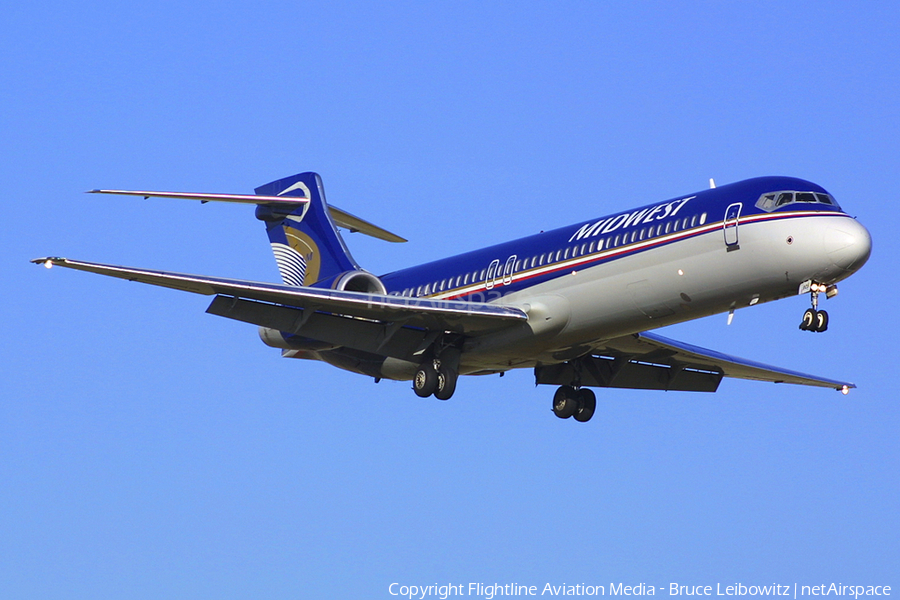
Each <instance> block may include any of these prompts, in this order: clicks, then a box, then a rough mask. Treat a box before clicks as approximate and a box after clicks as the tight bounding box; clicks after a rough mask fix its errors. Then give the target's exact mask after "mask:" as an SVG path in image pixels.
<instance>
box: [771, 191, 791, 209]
mask: <svg viewBox="0 0 900 600" xmlns="http://www.w3.org/2000/svg"><path fill="white" fill-rule="evenodd" d="M793 201H794V192H781V193H780V194H778V200H776V201H775V206H784V205H785V204H790V203H791V202H793Z"/></svg>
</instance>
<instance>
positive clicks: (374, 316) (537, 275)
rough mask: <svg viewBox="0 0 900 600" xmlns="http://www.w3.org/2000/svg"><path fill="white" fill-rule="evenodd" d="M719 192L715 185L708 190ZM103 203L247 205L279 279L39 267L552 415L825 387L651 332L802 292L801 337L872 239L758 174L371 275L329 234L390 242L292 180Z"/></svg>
mask: <svg viewBox="0 0 900 600" xmlns="http://www.w3.org/2000/svg"><path fill="white" fill-rule="evenodd" d="M711 184H712V182H711ZM93 193H98V194H120V195H130V196H143V197H148V198H149V197H160V198H181V199H189V200H199V201H201V202H209V201H221V202H238V203H247V204H254V205H256V218H257V219H259V220H260V221H261V222H262V223H263V224H264V225H265V227H266V231H267V233H268V237H269V242H270V243H271V245H272V250H273V252H274V254H275V260H276V262H277V264H278V269H279V272H280V274H281V279H282V282H281V283H280V284H275V283H259V282H253V281H243V280H237V279H227V278H221V277H206V276H199V275H186V274H180V273H171V272H166V271H157V270H150V269H137V268H131V267H121V266H113V265H106V264H99V263H90V262H82V261H78V260H69V259H66V258H58V257H47V258H39V259H35V260H34V261H33V262H35V263H40V264H43V265H45V266H46V267H48V268H49V267H51V266H53V265H58V266H61V267H67V268H71V269H79V270H82V271H90V272H92V273H99V274H101V275H109V276H112V277H119V278H121V279H128V280H131V281H139V282H142V283H149V284H153V285H159V286H163V287H169V288H175V289H178V290H184V291H188V292H193V293H196V294H205V295H209V296H215V297H214V298H213V300H212V303H211V304H210V305H209V308H208V309H207V312H208V313H211V314H214V315H219V316H223V317H227V318H230V319H236V320H238V321H244V322H246V323H251V324H253V325H257V326H258V327H259V335H260V337H261V338H262V341H263V342H265V343H266V344H268V345H269V346H273V347H275V348H279V349H281V353H282V356H284V357H289V358H302V359H308V360H321V361H325V362H327V363H329V364H331V365H334V366H336V367H338V368H341V369H346V370H348V371H353V372H355V373H361V374H363V375H367V376H369V377H373V378H375V380H376V381H379V380H380V379H382V378H387V379H394V380H406V381H412V388H413V390H414V391H415V393H416V394H418V395H419V396H421V397H428V396H431V395H434V396H435V397H436V398H438V399H440V400H447V399H449V398H450V397H451V396H452V395H453V392H454V390H455V389H456V384H457V379H458V376H459V375H486V374H494V373H501V374H502V373H504V372H505V371H508V370H510V369H520V368H528V369H533V370H534V377H535V382H536V383H537V384H550V385H555V386H559V387H558V388H557V390H556V392H555V394H554V396H553V402H552V408H553V412H554V413H555V414H556V416H557V417H560V418H563V419H565V418H569V417H574V419H575V420H577V421H581V422H585V421H588V420H589V419H590V418H591V417H592V416H593V414H594V411H595V408H596V397H595V395H594V393H593V392H592V391H591V390H590V388H592V387H601V388H636V389H654V390H682V391H698V392H714V391H716V389H717V388H718V387H719V384H720V382H721V381H722V378H723V377H737V378H741V379H755V380H760V381H770V382H775V383H793V384H800V385H810V386H820V387H826V388H834V389H837V390H841V391H842V392H844V393H847V391H848V390H849V389H850V388H852V387H855V386H854V385H853V384H852V383H849V382H845V381H840V380H835V379H829V378H824V377H817V376H814V375H805V374H803V373H798V372H794V371H790V370H787V369H784V368H780V367H774V366H768V365H763V364H760V363H756V362H753V361H749V360H745V359H741V358H736V357H733V356H727V355H725V354H722V353H719V352H715V351H712V350H706V349H704V348H699V347H696V346H692V345H689V344H684V343H681V342H677V341H674V340H671V339H667V338H664V337H662V336H660V335H658V334H655V333H651V332H650V330H653V329H656V328H659V327H663V326H666V325H671V324H673V323H680V322H683V321H688V320H691V319H697V318H700V317H705V316H708V315H713V314H717V313H726V312H727V313H729V319H730V318H731V316H732V315H733V312H734V310H735V309H737V308H741V307H747V306H754V305H756V304H760V303H763V302H770V301H772V300H777V299H779V298H785V297H788V296H794V295H797V294H809V296H810V308H809V309H808V310H806V312H805V313H804V314H803V317H802V321H801V324H800V329H802V330H805V331H809V332H823V331H825V330H826V329H827V327H828V314H827V313H826V312H825V311H824V310H820V309H819V306H818V303H819V298H820V296H821V295H824V296H825V297H826V298H832V297H833V296H834V295H835V294H837V286H836V284H837V283H838V282H839V281H841V280H843V279H845V278H847V277H849V276H850V275H851V274H853V273H854V272H856V271H857V270H858V269H859V268H860V267H861V266H862V265H863V264H864V263H865V262H866V260H867V259H868V257H869V253H870V251H871V244H872V240H871V237H870V236H869V232H868V231H867V230H866V228H865V227H863V226H862V225H861V224H860V223H859V222H857V220H856V219H854V218H853V217H851V216H849V215H848V214H847V213H846V212H844V211H843V210H842V209H841V207H840V206H839V205H838V203H837V201H836V200H835V199H834V197H832V196H831V195H830V194H829V193H828V192H827V191H825V190H824V189H823V188H821V187H820V186H818V185H816V184H814V183H810V182H808V181H804V180H802V179H795V178H790V177H760V178H756V179H749V180H746V181H741V182H738V183H733V184H730V185H724V186H720V187H715V185H714V184H712V185H711V187H710V189H707V190H703V191H699V192H697V193H694V194H689V195H686V196H679V197H677V198H674V199H671V200H666V201H663V202H656V203H653V204H648V205H646V206H642V207H640V208H635V209H631V210H627V211H623V212H619V213H615V214H612V215H608V216H604V217H601V218H599V219H591V220H589V221H584V222H581V223H577V224H575V225H571V226H568V227H561V228H559V229H555V230H553V231H547V232H542V233H539V234H536V235H532V236H529V237H525V238H522V239H518V240H513V241H511V242H506V243H503V244H498V245H495V246H490V247H488V248H483V249H480V250H473V251H471V252H466V253H464V254H459V255H456V256H452V257H450V258H445V259H442V260H438V261H434V262H430V263H427V264H423V265H418V266H414V267H410V268H408V269H404V270H401V271H396V272H393V273H388V274H386V275H381V276H375V275H373V274H372V273H370V272H369V271H366V270H364V269H363V268H362V267H361V266H360V265H359V264H357V262H356V261H355V260H354V259H353V257H352V256H351V255H350V252H349V251H348V250H347V246H346V245H345V243H344V240H343V238H342V237H341V234H340V233H339V231H338V227H339V226H340V227H343V228H345V229H347V230H349V231H351V232H354V231H358V232H361V233H364V234H367V235H370V236H374V237H376V238H380V239H383V240H386V241H389V242H404V241H406V240H404V239H403V238H401V237H399V236H397V235H395V234H393V233H390V232H388V231H386V230H384V229H382V228H380V227H378V226H376V225H374V224H372V223H369V222H367V221H365V220H363V219H360V218H359V217H356V216H354V215H352V214H350V213H348V212H345V211H343V210H340V209H338V208H336V207H334V206H331V205H329V204H327V203H326V201H325V193H324V189H323V187H322V179H321V178H320V177H319V175H317V174H316V173H300V174H299V175H294V176H292V177H287V178H284V179H279V180H278V181H273V182H272V183H269V184H266V185H263V186H261V187H259V188H257V189H256V194H255V195H233V194H205V193H181V192H149V191H126V190H93Z"/></svg>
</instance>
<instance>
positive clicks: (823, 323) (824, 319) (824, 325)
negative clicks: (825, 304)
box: [815, 310, 828, 333]
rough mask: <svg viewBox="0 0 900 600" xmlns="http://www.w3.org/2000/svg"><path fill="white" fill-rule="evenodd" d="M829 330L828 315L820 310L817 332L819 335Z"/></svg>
mask: <svg viewBox="0 0 900 600" xmlns="http://www.w3.org/2000/svg"><path fill="white" fill-rule="evenodd" d="M827 329H828V313H827V312H825V311H824V310H820V311H818V312H817V313H816V322H815V330H816V331H817V332H819V333H822V332H823V331H825V330H827Z"/></svg>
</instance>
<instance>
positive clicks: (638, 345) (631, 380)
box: [535, 332, 856, 392]
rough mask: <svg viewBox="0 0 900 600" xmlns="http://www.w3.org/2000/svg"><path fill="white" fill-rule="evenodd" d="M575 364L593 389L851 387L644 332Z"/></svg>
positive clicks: (564, 376)
mask: <svg viewBox="0 0 900 600" xmlns="http://www.w3.org/2000/svg"><path fill="white" fill-rule="evenodd" d="M580 364H581V368H582V373H581V381H582V385H586V386H597V387H618V388H632V389H655V390H679V391H693V392H714V391H716V389H717V388H718V387H719V383H720V382H721V381H722V378H723V377H734V378H737V379H753V380H756V381H770V382H772V383H793V384H797V385H810V386H816V387H826V388H833V389H836V390H841V391H846V390H849V389H850V388H855V387H856V385H854V384H853V383H850V382H848V381H840V380H836V379H828V378H825V377H817V376H815V375H807V374H805V373H798V372H796V371H791V370H789V369H784V368H781V367H775V366H771V365H766V364H762V363H758V362H755V361H752V360H747V359H744V358H738V357H736V356H729V355H727V354H723V353H721V352H716V351H715V350H708V349H706V348H701V347H699V346H694V345H692V344H686V343H684V342H678V341H676V340H672V339H669V338H666V337H663V336H661V335H658V334H655V333H648V332H644V333H637V334H634V335H628V336H623V337H620V338H615V339H612V340H609V341H606V342H603V343H601V344H599V345H598V346H597V347H595V348H594V350H593V351H592V352H591V354H590V355H589V356H587V357H585V358H583V359H582V361H581V363H580ZM574 375H575V373H574V370H572V367H571V366H570V365H568V364H563V365H548V366H546V367H539V368H538V369H537V370H536V371H535V376H536V378H537V381H538V383H557V382H559V383H560V385H562V384H565V383H568V382H570V381H573V377H574Z"/></svg>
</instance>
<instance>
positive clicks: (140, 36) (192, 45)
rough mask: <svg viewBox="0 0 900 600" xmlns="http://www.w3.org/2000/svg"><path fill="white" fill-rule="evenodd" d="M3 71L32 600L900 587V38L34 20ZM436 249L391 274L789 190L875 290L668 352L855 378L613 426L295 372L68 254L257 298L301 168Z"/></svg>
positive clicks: (773, 13)
mask: <svg viewBox="0 0 900 600" xmlns="http://www.w3.org/2000/svg"><path fill="white" fill-rule="evenodd" d="M3 15H4V16H3V29H4V35H3V36H2V37H0V75H2V82H3V85H2V86H0V144H2V149H3V151H2V161H0V176H2V181H3V184H2V187H0V189H2V191H0V195H2V206H3V209H4V219H3V220H2V225H0V228H2V230H0V231H2V237H0V240H2V248H3V253H2V261H0V274H2V279H0V280H2V286H3V288H2V289H3V293H2V295H0V314H2V318H0V323H2V337H0V364H2V374H3V376H2V378H0V597H2V598H16V599H18V598H42V599H55V598H60V599H62V598H65V599H74V598H78V599H80V598H85V599H88V598H89V599H98V598H315V597H319V598H326V597H327V598H390V597H391V596H389V594H388V585H389V584H390V583H391V582H400V583H405V584H419V583H426V584H428V583H435V582H441V583H443V582H450V581H452V582H484V583H493V582H501V583H506V582H513V581H515V582H520V583H527V584H530V585H538V586H543V585H544V584H545V583H547V582H550V583H554V584H556V585H558V584H561V583H564V582H565V583H582V582H583V583H589V584H603V585H609V583H610V582H618V581H623V582H625V583H627V584H637V583H639V582H645V583H647V584H651V585H655V586H668V585H669V583H670V582H681V583H686V584H712V585H715V584H716V583H718V582H721V583H722V584H723V585H725V584H732V583H734V582H743V583H745V584H757V583H764V584H769V583H772V582H778V583H791V584H793V583H795V582H796V583H799V584H801V585H802V584H811V585H816V584H820V583H830V582H842V583H844V584H849V583H854V584H864V585H893V586H894V587H895V591H897V590H898V587H900V577H898V567H897V565H898V564H900V517H898V507H900V477H898V473H900V460H898V457H900V443H898V429H900V411H898V402H897V392H896V387H897V385H896V378H897V359H898V351H897V338H898V320H897V310H896V309H895V306H896V301H897V300H896V289H895V288H896V285H895V283H896V279H897V277H896V275H897V269H898V259H897V256H898V255H900V242H898V231H900V223H898V219H897V206H898V204H897V193H898V190H900V181H898V172H900V169H898V156H900V127H898V100H897V99H898V97H900V86H898V81H900V35H898V33H897V32H898V31H900V7H898V5H897V3H895V2H864V3H855V4H851V3H847V2H817V3H785V2H754V3H736V2H728V3H726V2H682V3H670V2H658V3H653V2H650V3H648V2H609V3H600V2H571V3H559V2H552V3H550V2H547V3H535V2H515V3H513V2H507V3H501V2H484V3H449V2H448V3H420V2H407V3H392V4H389V5H388V6H383V5H382V4H380V3H354V2H316V3H286V2H280V1H273V2H260V3H243V4H240V3H233V4H223V3H218V2H191V3H187V5H185V3H183V2H157V3H126V4H125V5H123V4H122V3H121V2H87V3H85V2H77V3H76V2H68V3H58V2H27V3H14V4H10V5H8V6H6V7H5V8H4V10H3ZM306 170H314V171H318V172H319V173H321V174H322V176H323V179H324V182H325V186H326V190H327V192H328V198H329V200H330V201H331V202H333V203H334V204H336V205H338V206H340V207H341V208H344V209H346V210H348V211H350V212H353V213H355V214H358V215H360V216H363V217H365V218H368V219H370V220H372V221H374V222H376V223H378V224H379V225H382V226H384V227H386V228H387V229H389V230H391V231H396V232H397V233H400V234H401V235H404V236H406V237H408V238H409V240H410V242H409V243H408V244H405V245H390V244H385V243H383V242H378V241H376V240H369V239H363V238H360V237H358V236H356V235H350V236H348V237H347V240H348V243H349V244H350V246H351V248H352V250H353V252H354V255H355V257H356V258H357V260H358V261H359V262H361V263H362V264H363V265H364V266H365V267H366V268H368V269H369V270H371V271H374V272H376V273H377V272H387V271H391V270H394V269H396V268H399V267H402V266H406V265H409V264H413V263H416V262H420V261H425V260H428V259H433V258H437V257H441V256H445V255H448V254H452V253H455V252H458V251H462V250H467V249H472V248H476V247H479V246H482V245H486V244H489V243H493V242H500V241H504V240H507V239H511V238H514V237H518V236H521V235H526V234H530V233H533V232H536V231H539V230H542V229H550V228H552V227H556V226H561V225H565V224H568V223H572V222H575V221H578V220H583V219H587V218H590V217H593V216H599V215H602V214H606V213H609V212H612V211H615V210H619V209H624V208H627V207H628V206H633V205H640V204H645V203H648V202H652V201H657V200H663V199H667V198H671V197H674V196H677V195H680V194H685V193H690V192H693V191H697V190H700V189H703V188H705V187H706V186H707V181H708V178H710V177H714V178H715V179H716V181H717V182H719V183H720V184H722V183H727V182H732V181H737V180H740V179H744V178H747V177H752V176H758V175H780V174H783V175H793V176H798V177H803V178H806V179H809V180H812V181H815V182H817V183H819V184H821V185H822V186H824V187H825V188H826V189H828V190H829V191H830V192H831V193H832V194H834V195H835V196H836V197H837V198H838V200H839V201H840V202H841V204H842V205H843V206H844V207H845V208H846V209H847V210H848V211H849V212H850V213H852V214H854V215H855V216H858V218H859V219H860V220H861V221H862V222H863V223H864V224H865V225H866V226H867V227H868V228H869V230H870V231H871V233H872V236H873V238H874V250H873V254H872V258H871V259H870V261H869V263H868V264H867V265H866V266H865V267H864V268H863V270H862V271H860V272H859V273H858V274H856V275H855V276H854V277H852V278H851V279H850V280H848V281H846V282H845V283H844V284H842V285H841V286H840V288H841V293H840V295H839V296H838V297H837V298H836V299H833V300H829V301H827V302H826V304H825V307H826V308H827V309H828V310H829V312H830V314H831V318H832V324H831V327H830V329H829V331H828V332H827V333H825V334H822V335H812V334H808V333H804V332H800V331H799V330H798V329H797V324H798V323H799V318H800V315H801V313H802V311H803V309H804V308H805V307H806V304H807V299H806V298H804V297H797V298H791V299H786V300H782V301H780V302H777V303H773V304H769V305H765V306H758V307H754V308H751V309H746V310H741V311H739V312H738V313H737V315H736V317H735V321H734V323H733V324H732V325H731V326H730V327H729V326H726V324H725V316H724V315H721V316H716V317H712V318H709V319H706V320H703V321H699V322H695V323H691V324H685V325H681V326H678V327H675V328H672V329H669V330H668V331H666V332H664V333H665V334H666V335H670V336H671V337H675V338H677V339H681V340H684V341H687V342H691V343H694V344H698V345H701V346H706V347H711V348H715V349H718V350H721V351H725V352H730V353H732V354H736V355H738V356H745V357H748V358H753V359H756V360H760V361H763V362H769V363H774V364H779V365H783V366H785V367H788V368H791V369H796V370H799V371H805V372H811V373H816V374H821V375H825V376H831V377H836V378H847V379H850V380H852V381H855V382H857V383H858V385H859V389H858V390H854V391H853V392H852V393H851V394H850V395H849V396H846V397H844V396H841V395H840V394H838V393H836V392H833V391H829V390H821V389H804V388H797V387H788V386H775V385H770V384H762V383H751V382H740V381H731V380H726V381H725V382H723V384H722V386H721V388H720V391H719V392H718V393H717V394H715V395H700V394H684V393H659V392H642V391H627V390H611V391H606V390H601V391H600V392H599V393H598V398H599V402H598V411H597V414H596V416H595V417H594V419H593V420H592V421H591V422H590V423H589V424H587V425H586V426H585V425H580V424H577V423H573V422H571V421H565V422H564V421H559V420H558V419H556V418H555V417H553V415H552V414H551V413H550V396H551V394H552V392H553V389H552V388H551V387H545V386H542V387H540V388H535V387H534V385H533V379H532V375H531V373H530V372H528V371H519V372H513V373H510V374H508V375H507V376H506V377H504V378H502V379H501V378H499V377H486V378H464V379H463V380H461V381H460V384H459V388H458V390H457V393H456V395H455V396H454V398H453V399H452V400H451V401H449V402H439V401H435V400H433V399H430V400H422V399H419V398H417V397H416V396H415V395H414V394H413V393H412V392H411V391H410V389H409V385H408V384H407V383H395V382H388V381H384V382H382V383H380V384H378V385H375V384H373V383H372V380H370V379H366V378H364V377H361V376H357V375H352V374H350V373H346V372H343V371H339V370H336V369H334V368H331V367H328V366H326V365H323V364H316V363H308V362H302V361H292V360H284V359H281V358H280V357H279V353H278V351H277V350H274V349H271V348H267V347H265V346H264V345H262V343H261V342H260V341H259V340H258V338H257V335H256V331H255V328H254V327H252V326H249V325H245V324H241V323H238V322H233V321H228V320H225V319H221V318H218V317H213V316H209V315H206V314H204V310H205V309H206V306H207V303H208V300H209V299H208V298H205V297H200V296H194V295H191V294H185V293H179V292H175V291H171V290H165V289H158V288H153V287H150V286H142V285H138V284H134V283H127V282H123V281H120V280H113V279H107V278H102V277H98V276H93V275H90V274H85V273H78V272H72V271H66V270H64V269H58V270H53V271H51V272H47V271H45V270H44V269H42V268H38V267H36V266H34V265H31V264H29V263H28V260H29V259H31V258H34V257H38V256H45V255H48V254H51V255H60V256H68V257H70V258H79V259H83V260H95V261H100V262H112V263H117V264H126V265H132V266H144V267H153V268H161V269H170V270H177V271H185V272H194V273H203V274H209V275H221V276H232V277H239V278H247V279H256V280H268V281H276V280H277V270H276V268H275V264H274V260H273V259H272V256H271V252H270V250H269V247H268V243H267V240H266V238H265V234H264V231H263V230H262V227H261V225H260V224H259V222H258V221H256V220H255V219H254V218H253V214H252V212H253V211H252V208H248V207H242V206H228V205H212V204H207V205H202V206H201V205H199V204H196V203H189V202H178V201H174V200H150V201H144V200H142V199H129V198H106V197H96V196H89V195H85V194H83V193H82V192H83V191H84V190H87V189H91V188H96V187H108V188H117V187H119V188H132V189H141V188H143V189H163V190H184V191H209V192H236V193H249V192H251V191H252V189H253V188H254V187H255V186H257V185H260V184H262V183H266V182H268V181H271V180H273V179H277V178H280V177H283V176H287V175H291V174H293V173H297V172H300V171H306Z"/></svg>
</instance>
